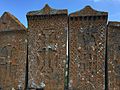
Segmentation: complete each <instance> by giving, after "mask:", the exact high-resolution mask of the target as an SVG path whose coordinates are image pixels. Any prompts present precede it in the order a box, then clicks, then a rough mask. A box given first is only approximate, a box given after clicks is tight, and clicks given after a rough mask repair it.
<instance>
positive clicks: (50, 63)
mask: <svg viewBox="0 0 120 90" xmlns="http://www.w3.org/2000/svg"><path fill="white" fill-rule="evenodd" d="M65 34H66V32H65V30H64V29H63V30H61V31H57V30H55V29H51V28H50V29H44V30H42V31H40V32H39V33H38V34H37V35H36V34H33V33H32V35H31V34H29V35H30V37H32V36H36V38H35V40H34V43H32V42H31V41H29V45H36V46H35V48H34V47H33V46H31V47H30V46H29V48H30V49H31V52H30V54H29V87H30V88H39V87H41V86H40V84H41V83H44V84H45V90H63V89H64V64H65V60H66V57H65V51H62V50H66V43H65V42H66V40H65V39H66V38H65V37H66V35H65ZM63 37H64V38H63ZM29 40H30V39H29ZM60 41H61V42H60ZM63 54H64V55H63ZM53 85H54V87H53Z"/></svg>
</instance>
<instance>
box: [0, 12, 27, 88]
mask: <svg viewBox="0 0 120 90" xmlns="http://www.w3.org/2000/svg"><path fill="white" fill-rule="evenodd" d="M20 29H21V30H20ZM26 32H27V31H26V29H25V27H24V26H23V25H22V24H21V23H20V22H19V21H18V20H17V22H16V19H15V17H14V16H13V15H11V14H10V13H8V12H5V13H4V14H3V16H2V17H1V18H0V88H1V89H2V90H12V89H13V88H14V89H15V90H17V89H18V88H19V86H21V87H22V90H23V89H24V86H25V70H26V69H25V66H26V56H27V55H26V51H27V50H26V49H27V39H26V38H27V34H26Z"/></svg>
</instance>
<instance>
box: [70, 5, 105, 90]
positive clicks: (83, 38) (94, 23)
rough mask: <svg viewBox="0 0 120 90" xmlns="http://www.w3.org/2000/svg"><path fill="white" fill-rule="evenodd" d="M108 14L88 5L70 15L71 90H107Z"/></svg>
mask: <svg viewBox="0 0 120 90" xmlns="http://www.w3.org/2000/svg"><path fill="white" fill-rule="evenodd" d="M104 13H105V12H100V11H99V12H96V11H95V10H94V9H92V8H91V7H90V6H86V7H85V8H84V9H82V10H81V11H78V12H76V13H72V14H70V16H69V34H70V68H69V70H70V83H69V84H70V86H69V88H70V90H104V79H105V78H104V64H105V42H106V40H105V38H106V24H107V13H105V14H104ZM87 15H88V16H87Z"/></svg>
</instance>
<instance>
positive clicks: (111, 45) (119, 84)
mask: <svg viewBox="0 0 120 90" xmlns="http://www.w3.org/2000/svg"><path fill="white" fill-rule="evenodd" d="M119 38H120V22H109V23H108V47H107V49H108V86H109V88H108V89H109V90H120V55H119V53H120V39H119Z"/></svg>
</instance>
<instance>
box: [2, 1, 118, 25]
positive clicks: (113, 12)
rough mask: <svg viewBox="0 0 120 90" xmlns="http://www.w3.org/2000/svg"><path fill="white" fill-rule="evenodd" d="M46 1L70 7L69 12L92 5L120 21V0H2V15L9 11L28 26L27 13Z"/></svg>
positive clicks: (57, 6)
mask: <svg viewBox="0 0 120 90" xmlns="http://www.w3.org/2000/svg"><path fill="white" fill-rule="evenodd" d="M46 3H48V4H49V5H50V6H51V7H53V8H56V9H64V8H65V9H68V11H69V13H71V12H75V11H78V10H80V9H82V8H84V7H85V6H86V5H90V6H92V7H93V8H94V9H96V10H100V11H107V12H109V20H110V21H111V20H112V21H120V0H0V16H1V15H2V14H3V13H4V12H5V11H8V12H10V13H12V14H13V15H14V16H16V17H17V18H18V19H19V20H20V21H21V23H23V24H24V25H25V26H26V27H27V19H26V13H27V12H29V11H32V10H39V9H41V8H43V7H44V5H45V4H46Z"/></svg>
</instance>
